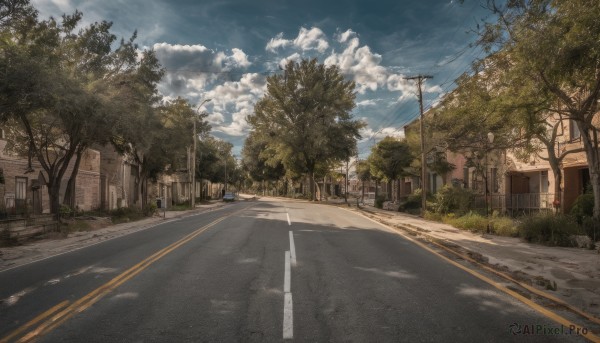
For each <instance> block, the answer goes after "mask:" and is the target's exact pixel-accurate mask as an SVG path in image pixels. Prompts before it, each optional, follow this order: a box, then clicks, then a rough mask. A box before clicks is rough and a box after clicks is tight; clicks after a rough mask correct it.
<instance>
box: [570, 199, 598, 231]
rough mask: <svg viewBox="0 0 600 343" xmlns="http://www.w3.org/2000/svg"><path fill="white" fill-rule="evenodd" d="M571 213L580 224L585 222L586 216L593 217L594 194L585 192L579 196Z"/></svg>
mask: <svg viewBox="0 0 600 343" xmlns="http://www.w3.org/2000/svg"><path fill="white" fill-rule="evenodd" d="M571 215H572V216H574V217H575V219H576V220H577V222H578V223H579V224H583V220H584V218H585V217H592V216H593V215H594V195H593V194H590V193H585V194H581V195H580V196H578V197H577V200H575V203H573V207H572V208H571Z"/></svg>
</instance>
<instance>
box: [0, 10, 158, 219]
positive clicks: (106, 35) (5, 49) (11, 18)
mask: <svg viewBox="0 0 600 343" xmlns="http://www.w3.org/2000/svg"><path fill="white" fill-rule="evenodd" d="M0 7H1V8H0V17H1V18H0V30H1V31H0V39H1V41H0V44H1V48H2V54H0V68H1V69H2V71H3V72H2V73H0V81H1V82H0V87H1V89H0V100H1V103H0V116H1V117H2V119H4V120H10V121H11V124H13V125H10V127H11V130H9V134H12V136H11V137H10V138H11V139H10V142H11V144H12V146H11V147H12V148H13V149H14V150H15V151H17V152H21V153H24V154H28V155H29V156H30V158H36V159H37V160H38V161H39V163H40V165H41V166H42V168H43V170H44V172H45V179H46V184H47V187H48V194H49V197H50V204H51V211H52V212H53V213H57V212H58V209H59V206H60V198H59V192H60V189H61V183H62V180H63V179H64V178H65V177H68V183H67V188H66V193H65V198H64V199H63V201H64V203H66V204H69V205H71V206H73V205H74V200H75V193H74V191H75V180H76V177H77V172H78V169H79V168H78V166H79V163H80V161H81V158H82V156H83V154H84V152H85V151H86V149H87V148H89V147H90V146H91V145H93V144H107V143H108V142H110V141H112V142H113V143H123V139H122V138H123V135H122V130H120V129H121V126H122V124H123V123H131V122H136V120H132V118H135V115H137V114H139V113H147V112H149V109H150V108H151V107H152V104H153V102H154V101H156V99H157V97H156V90H155V88H156V87H155V85H156V83H157V82H158V80H160V78H161V77H162V71H161V70H160V67H159V65H158V61H157V60H156V58H155V57H154V54H153V53H152V52H151V51H145V52H143V53H142V54H141V56H140V54H138V49H137V46H136V45H135V43H134V40H135V36H136V35H135V34H134V35H133V36H132V38H131V39H129V40H127V41H125V40H122V41H121V43H120V44H115V41H116V37H115V36H114V35H113V34H112V33H111V32H110V28H111V23H109V22H106V21H102V22H97V23H93V24H90V25H89V26H87V27H83V28H81V29H78V27H79V25H80V21H81V18H82V14H81V12H78V11H76V12H75V13H73V14H72V15H64V16H63V17H62V20H60V21H57V20H55V19H53V18H50V19H48V20H39V19H38V18H37V13H36V11H35V10H34V9H33V8H32V7H31V6H30V5H29V2H28V1H22V0H7V1H3V2H2V3H0ZM115 46H116V48H114V49H113V47H115ZM125 118H126V119H125ZM128 142H129V143H131V142H132V140H129V141H128ZM70 166H73V168H72V169H71V170H72V172H71V174H70V175H67V171H68V170H69V167H70Z"/></svg>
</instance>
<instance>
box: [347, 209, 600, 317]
mask: <svg viewBox="0 0 600 343" xmlns="http://www.w3.org/2000/svg"><path fill="white" fill-rule="evenodd" d="M352 210H353V211H357V212H360V213H362V214H365V215H367V216H369V217H372V218H373V219H376V220H379V221H381V222H382V223H385V224H387V225H389V226H392V227H396V228H404V229H405V230H406V231H408V232H411V233H413V234H415V233H416V234H417V235H420V236H423V238H428V239H434V240H441V241H443V242H447V243H450V245H456V246H458V247H460V248H462V249H463V250H466V251H467V252H471V253H474V254H472V255H475V256H478V257H479V259H482V260H483V261H484V262H487V263H486V264H489V265H491V266H494V268H495V269H497V270H501V271H505V272H509V274H512V275H513V276H516V278H517V279H519V280H525V282H528V280H529V282H530V283H531V285H537V286H539V287H537V288H539V289H540V290H543V291H545V292H547V293H549V294H551V295H554V296H556V297H558V298H559V299H561V300H563V301H564V302H566V303H568V304H570V305H572V306H574V307H576V308H579V309H581V310H583V311H585V312H588V313H590V314H593V315H594V316H596V317H598V318H600V255H599V254H598V251H597V250H587V249H579V248H563V247H548V246H543V245H537V244H529V243H526V242H524V241H522V240H521V239H519V238H511V237H499V236H493V235H481V234H474V233H472V232H470V231H466V230H461V229H457V228H455V227H453V226H450V225H447V224H443V223H439V222H434V221H429V220H426V219H422V218H420V217H417V216H413V215H409V214H404V213H401V212H392V211H384V210H380V209H377V208H374V207H370V206H369V207H366V208H363V209H361V210H359V209H357V208H356V207H353V208H352ZM542 281H550V282H552V283H554V282H556V285H557V289H556V291H552V290H547V289H545V288H544V287H542V286H540V284H542V283H543V282H542Z"/></svg>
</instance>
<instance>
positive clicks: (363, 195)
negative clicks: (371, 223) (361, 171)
mask: <svg viewBox="0 0 600 343" xmlns="http://www.w3.org/2000/svg"><path fill="white" fill-rule="evenodd" d="M364 202H365V180H363V182H362V203H364Z"/></svg>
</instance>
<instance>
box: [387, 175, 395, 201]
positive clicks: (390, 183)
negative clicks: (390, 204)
mask: <svg viewBox="0 0 600 343" xmlns="http://www.w3.org/2000/svg"><path fill="white" fill-rule="evenodd" d="M392 182H394V181H393V180H389V181H388V182H387V184H386V185H385V188H386V193H387V194H386V195H385V198H386V199H387V201H390V200H392V199H391V196H392Z"/></svg>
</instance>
